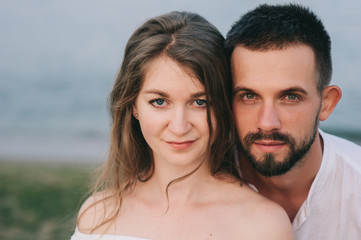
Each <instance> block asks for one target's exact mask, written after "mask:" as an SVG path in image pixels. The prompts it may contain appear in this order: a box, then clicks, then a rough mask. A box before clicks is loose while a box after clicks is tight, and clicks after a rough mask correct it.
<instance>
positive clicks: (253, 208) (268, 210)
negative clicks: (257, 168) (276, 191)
mask: <svg viewBox="0 0 361 240" xmlns="http://www.w3.org/2000/svg"><path fill="white" fill-rule="evenodd" d="M243 194H244V196H243V197H242V199H243V200H244V201H242V204H243V206H241V204H239V205H238V208H239V209H241V210H240V211H239V212H238V213H239V214H242V216H241V217H242V219H243V220H238V223H239V224H246V225H247V226H248V227H247V229H248V230H247V235H248V236H247V239H284V240H286V239H287V240H288V239H294V238H293V231H292V225H291V222H290V220H289V218H288V215H287V213H286V211H285V210H284V209H283V208H282V207H281V206H280V205H278V204H277V203H275V202H273V201H271V200H269V199H267V198H265V197H263V196H261V195H260V194H259V193H257V192H255V191H254V190H252V189H250V188H247V189H245V190H244V191H243ZM234 217H235V221H234V222H237V216H234ZM244 220H245V221H244Z"/></svg>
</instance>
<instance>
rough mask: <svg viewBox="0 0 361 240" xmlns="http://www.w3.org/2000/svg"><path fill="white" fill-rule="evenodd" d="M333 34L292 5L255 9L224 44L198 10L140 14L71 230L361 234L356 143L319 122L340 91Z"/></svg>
mask: <svg viewBox="0 0 361 240" xmlns="http://www.w3.org/2000/svg"><path fill="white" fill-rule="evenodd" d="M330 44H331V43H330V38H329V36H328V34H327V32H326V31H325V29H324V27H323V25H322V23H321V21H320V20H319V19H318V18H317V17H316V16H315V15H314V14H313V13H312V12H311V11H309V10H308V9H307V8H304V7H302V6H299V5H292V4H291V5H276V6H270V5H261V6H259V7H257V8H256V9H254V10H252V11H250V12H248V13H247V14H245V15H244V16H242V17H241V19H240V20H239V21H237V22H236V23H235V24H234V25H233V27H232V29H231V30H230V31H229V33H228V34H227V38H226V40H225V41H224V38H223V36H222V35H221V34H220V33H219V31H218V30H217V29H216V28H215V27H214V26H213V25H211V24H210V23H209V22H207V21H206V20H205V19H204V18H202V17H201V16H199V15H197V14H193V13H188V12H171V13H168V14H165V15H161V16H158V17H155V18H153V19H150V20H148V21H147V22H145V23H144V24H143V25H142V26H141V27H139V28H138V29H137V30H136V31H135V32H134V33H133V35H132V36H131V37H130V39H129V41H128V43H127V46H126V49H125V54H124V59H123V63H122V66H121V69H120V72H119V74H118V76H117V78H116V82H115V84H114V87H113V90H112V92H111V94H110V112H111V116H112V120H113V125H112V131H111V133H112V135H111V146H110V150H109V158H108V161H107V164H106V166H105V167H104V171H103V174H102V176H101V177H100V180H99V182H98V184H97V186H96V187H95V192H94V194H93V195H92V196H91V197H89V198H88V200H87V201H86V202H85V203H84V204H83V206H82V208H81V209H80V212H79V217H78V223H77V228H76V231H75V233H74V235H73V236H72V239H73V240H76V239H133V240H135V239H143V240H145V239H294V238H295V239H357V238H358V237H359V236H360V235H361V210H360V207H361V206H360V205H361V187H360V186H361V162H360V161H359V160H357V156H358V155H361V148H360V147H358V146H357V145H354V144H352V143H350V142H348V141H346V140H343V139H340V138H337V137H335V136H331V135H329V134H326V133H324V132H322V131H320V130H319V129H318V122H319V121H323V120H326V119H327V118H328V116H329V115H330V114H331V112H332V111H333V109H334V108H335V106H336V104H337V102H338V101H339V99H340V97H341V90H340V89H339V88H338V87H337V86H332V85H329V83H330V79H331V72H332V64H331V56H330V48H331V47H330ZM229 66H230V67H229ZM229 70H230V71H229ZM232 80H233V82H232ZM232 111H233V112H232ZM233 126H235V128H234V127H233ZM257 192H258V193H257ZM269 199H271V200H272V201H270V200H269ZM294 235H295V236H294Z"/></svg>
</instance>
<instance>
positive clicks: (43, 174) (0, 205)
mask: <svg viewBox="0 0 361 240" xmlns="http://www.w3.org/2000/svg"><path fill="white" fill-rule="evenodd" d="M93 169H94V166H90V165H85V164H84V165H81V164H78V165H74V164H68V165H65V164H63V165H62V164H50V163H48V164H40V163H10V162H2V161H0V239H7V240H18V239H19V240H20V239H21V240H26V239H39V240H42V239H54V240H57V239H70V236H71V234H72V232H73V231H74V228H75V223H76V216H77V211H78V209H79V207H80V205H81V203H82V201H83V200H84V198H85V196H86V194H87V192H88V189H89V183H90V182H91V176H92V173H93Z"/></svg>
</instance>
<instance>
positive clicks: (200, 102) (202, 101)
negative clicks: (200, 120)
mask: <svg viewBox="0 0 361 240" xmlns="http://www.w3.org/2000/svg"><path fill="white" fill-rule="evenodd" d="M196 104H197V105H198V106H203V105H206V100H203V99H197V100H196Z"/></svg>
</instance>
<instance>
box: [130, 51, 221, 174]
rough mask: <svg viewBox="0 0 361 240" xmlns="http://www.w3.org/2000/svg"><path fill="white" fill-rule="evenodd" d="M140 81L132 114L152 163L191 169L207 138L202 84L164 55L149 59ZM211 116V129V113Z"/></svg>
mask: <svg viewBox="0 0 361 240" xmlns="http://www.w3.org/2000/svg"><path fill="white" fill-rule="evenodd" d="M143 81H144V82H143V86H142V88H141V90H140V92H139V95H138V97H137V99H136V101H135V104H134V106H133V115H135V114H137V119H138V120H139V123H140V127H141V130H142V133H143V136H144V138H145V140H146V141H147V143H148V145H149V146H150V147H151V149H152V151H153V156H154V161H155V164H156V167H157V166H160V165H172V166H178V167H184V168H189V169H194V168H195V167H196V166H198V165H199V163H200V162H201V161H202V160H203V159H204V157H205V154H206V151H207V145H208V139H209V129H208V123H207V108H206V106H207V101H206V95H205V91H204V86H203V85H202V84H201V83H200V81H199V80H198V79H197V78H196V77H195V76H194V74H192V72H186V69H184V68H181V67H180V66H179V64H177V63H176V62H174V61H173V60H172V59H170V58H168V57H166V56H160V57H158V58H156V59H155V60H153V62H152V63H151V64H150V65H149V67H148V69H147V73H146V75H145V77H144V80H143ZM211 112H212V111H211ZM211 119H212V126H213V132H215V130H216V121H215V118H214V116H213V113H211Z"/></svg>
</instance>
